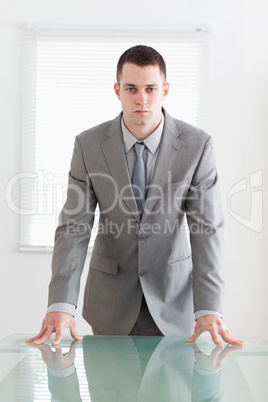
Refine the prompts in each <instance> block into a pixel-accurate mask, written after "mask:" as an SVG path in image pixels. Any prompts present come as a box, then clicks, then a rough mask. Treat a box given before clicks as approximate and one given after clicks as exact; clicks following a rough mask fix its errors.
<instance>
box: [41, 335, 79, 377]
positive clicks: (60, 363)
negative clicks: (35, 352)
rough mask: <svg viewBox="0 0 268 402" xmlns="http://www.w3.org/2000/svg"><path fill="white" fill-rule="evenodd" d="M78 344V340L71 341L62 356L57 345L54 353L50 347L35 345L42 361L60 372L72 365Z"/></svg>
mask: <svg viewBox="0 0 268 402" xmlns="http://www.w3.org/2000/svg"><path fill="white" fill-rule="evenodd" d="M80 342H81V341H80V340H79V341H78V340H75V341H73V342H72V344H71V347H70V350H69V351H68V352H67V353H64V354H63V353H62V349H61V347H60V346H58V345H56V346H55V352H53V350H52V348H51V346H50V345H37V346H36V347H37V348H38V349H39V350H40V352H41V353H42V359H43V360H44V362H45V363H46V365H47V366H48V367H50V368H52V369H57V370H62V369H65V368H67V367H70V366H71V365H72V364H73V363H74V359H75V351H76V348H77V345H78V344H79V343H80Z"/></svg>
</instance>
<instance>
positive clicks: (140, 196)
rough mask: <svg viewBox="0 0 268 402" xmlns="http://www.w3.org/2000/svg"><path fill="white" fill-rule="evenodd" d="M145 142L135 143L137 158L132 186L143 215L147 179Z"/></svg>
mask: <svg viewBox="0 0 268 402" xmlns="http://www.w3.org/2000/svg"><path fill="white" fill-rule="evenodd" d="M144 147H145V145H144V143H143V142H142V143H138V142H136V144H135V150H136V154H137V159H136V162H135V165H134V169H133V178H132V186H133V193H134V196H135V198H136V203H137V207H138V210H139V213H140V216H141V215H142V212H143V208H144V203H145V187H146V179H145V165H144V160H143V157H142V154H143V151H144Z"/></svg>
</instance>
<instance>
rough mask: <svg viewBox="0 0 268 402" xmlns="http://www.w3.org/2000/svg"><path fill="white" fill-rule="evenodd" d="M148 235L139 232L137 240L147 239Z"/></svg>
mask: <svg viewBox="0 0 268 402" xmlns="http://www.w3.org/2000/svg"><path fill="white" fill-rule="evenodd" d="M147 237H148V236H146V235H145V234H141V235H139V240H141V241H143V240H145V239H147Z"/></svg>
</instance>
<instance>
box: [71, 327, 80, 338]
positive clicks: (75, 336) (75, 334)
mask: <svg viewBox="0 0 268 402" xmlns="http://www.w3.org/2000/svg"><path fill="white" fill-rule="evenodd" d="M70 333H71V335H72V337H73V338H74V339H77V340H82V339H83V337H82V336H80V335H78V333H77V332H76V328H70Z"/></svg>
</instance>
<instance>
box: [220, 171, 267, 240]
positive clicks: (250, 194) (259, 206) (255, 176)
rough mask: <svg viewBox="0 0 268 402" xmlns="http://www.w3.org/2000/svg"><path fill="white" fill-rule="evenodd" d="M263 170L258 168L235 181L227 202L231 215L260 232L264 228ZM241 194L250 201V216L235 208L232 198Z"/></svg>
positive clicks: (247, 226) (249, 227)
mask: <svg viewBox="0 0 268 402" xmlns="http://www.w3.org/2000/svg"><path fill="white" fill-rule="evenodd" d="M262 185H263V171H262V170H258V171H257V172H254V173H252V174H250V175H249V177H248V178H245V177H244V178H243V179H241V180H239V181H238V182H237V183H235V184H234V185H233V186H232V188H231V189H230V190H229V192H228V197H227V203H228V211H229V213H230V215H231V216H232V217H233V218H234V219H235V220H236V221H237V222H239V223H240V224H241V225H243V226H245V227H246V228H248V229H250V230H253V231H254V232H257V233H260V232H262V230H263V189H262ZM238 194H240V196H242V197H246V198H244V200H245V201H249V205H250V208H249V209H250V213H249V217H246V216H242V215H240V214H239V213H238V212H237V211H235V210H234V208H233V206H232V200H233V199H234V197H235V196H237V195H238Z"/></svg>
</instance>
